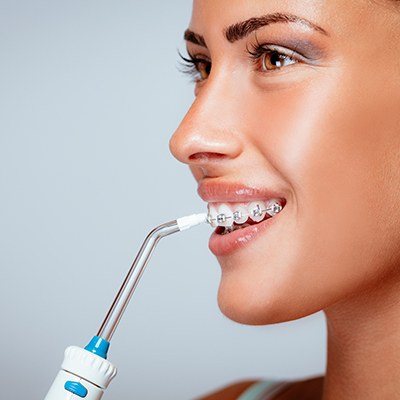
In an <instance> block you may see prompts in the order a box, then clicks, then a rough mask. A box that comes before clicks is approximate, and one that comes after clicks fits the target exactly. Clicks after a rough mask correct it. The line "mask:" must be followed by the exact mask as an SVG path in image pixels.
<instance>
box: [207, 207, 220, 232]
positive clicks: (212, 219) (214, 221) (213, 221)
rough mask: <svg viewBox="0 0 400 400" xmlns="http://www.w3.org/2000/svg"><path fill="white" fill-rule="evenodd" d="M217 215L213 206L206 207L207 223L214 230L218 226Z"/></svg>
mask: <svg viewBox="0 0 400 400" xmlns="http://www.w3.org/2000/svg"><path fill="white" fill-rule="evenodd" d="M217 215H218V211H217V209H216V208H215V207H214V206H210V205H208V216H209V222H210V225H211V226H212V227H213V228H216V227H217V226H218V222H217Z"/></svg>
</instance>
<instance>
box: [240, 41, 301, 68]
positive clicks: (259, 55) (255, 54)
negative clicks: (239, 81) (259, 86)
mask: <svg viewBox="0 0 400 400" xmlns="http://www.w3.org/2000/svg"><path fill="white" fill-rule="evenodd" d="M247 52H248V53H249V55H250V58H251V60H252V61H253V62H254V64H255V65H257V69H258V70H260V71H261V72H267V73H268V72H274V71H277V70H280V69H282V68H284V67H287V66H289V65H292V64H297V63H299V62H300V61H299V60H298V59H296V58H295V57H293V56H294V54H295V52H294V51H291V54H290V55H289V54H286V53H284V52H282V51H279V50H278V49H277V48H276V46H272V45H260V44H257V45H254V46H253V49H252V50H249V49H247ZM288 52H289V50H288Z"/></svg>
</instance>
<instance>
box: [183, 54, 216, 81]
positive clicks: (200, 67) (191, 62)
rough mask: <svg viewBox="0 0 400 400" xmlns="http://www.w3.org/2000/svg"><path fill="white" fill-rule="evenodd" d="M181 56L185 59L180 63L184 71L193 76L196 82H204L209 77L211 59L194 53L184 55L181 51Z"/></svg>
mask: <svg viewBox="0 0 400 400" xmlns="http://www.w3.org/2000/svg"><path fill="white" fill-rule="evenodd" d="M179 56H180V57H181V59H182V60H183V62H180V64H181V65H182V66H183V70H181V71H182V72H183V73H187V74H189V75H190V76H192V77H193V81H194V82H196V83H197V82H202V81H204V80H206V79H207V78H208V76H209V75H210V73H211V61H210V60H208V59H207V58H206V56H202V55H192V54H190V53H189V55H188V57H184V56H183V55H182V54H181V53H179Z"/></svg>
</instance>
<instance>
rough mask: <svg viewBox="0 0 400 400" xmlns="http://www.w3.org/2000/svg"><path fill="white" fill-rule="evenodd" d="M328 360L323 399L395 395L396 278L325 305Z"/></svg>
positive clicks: (398, 351)
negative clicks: (329, 305) (327, 306)
mask: <svg viewBox="0 0 400 400" xmlns="http://www.w3.org/2000/svg"><path fill="white" fill-rule="evenodd" d="M325 315H326V318H327V328H328V360H327V369H326V376H325V382H324V394H323V400H354V399H363V400H376V399H395V398H399V397H400V368H399V367H400V283H399V282H395V281H394V280H393V281H391V282H385V283H382V284H381V285H380V286H379V287H376V288H374V289H369V290H368V291H364V292H363V293H361V294H358V295H357V296H353V297H352V298H349V299H346V300H345V301H341V302H340V303H336V304H334V305H333V306H331V307H329V309H326V310H325Z"/></svg>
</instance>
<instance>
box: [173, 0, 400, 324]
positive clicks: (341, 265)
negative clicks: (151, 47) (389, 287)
mask: <svg viewBox="0 0 400 400" xmlns="http://www.w3.org/2000/svg"><path fill="white" fill-rule="evenodd" d="M393 7H394V6H392V5H390V4H389V2H385V1H383V0H382V1H378V0H376V1H372V0H352V1H348V0H326V1H321V0H298V1H297V0H290V1H272V0H271V1H267V0H262V1H261V0H252V1H239V0H235V1H232V0H217V1H216V0H195V1H194V4H193V14H192V18H191V21H190V24H189V30H190V31H192V32H194V33H195V34H193V33H191V32H187V34H186V35H185V36H186V44H187V50H188V52H189V54H190V55H191V56H192V57H193V58H194V59H195V65H194V67H197V68H198V70H199V71H200V73H198V74H197V76H196V79H197V83H196V84H195V100H194V102H193V104H192V106H191V107H190V109H189V111H188V113H187V114H186V116H185V118H184V119H183V121H182V123H181V124H180V126H179V127H178V129H177V130H176V132H175V133H174V135H173V137H172V139H171V150H172V153H173V154H174V155H175V157H176V158H178V159H179V160H180V161H182V162H184V163H187V164H188V165H189V166H190V168H191V170H192V172H193V175H194V177H195V179H196V180H197V182H198V184H199V194H200V196H201V197H202V198H203V199H204V200H205V201H206V202H208V203H209V205H211V206H212V208H213V209H215V210H216V211H214V214H215V213H218V212H221V213H222V212H223V211H225V213H226V214H227V215H231V214H229V213H230V212H234V211H235V210H242V211H243V210H246V209H247V210H248V209H249V206H254V205H251V204H250V203H251V202H254V201H264V202H266V203H267V204H269V202H268V200H271V199H272V198H278V199H281V204H282V205H284V207H283V209H282V211H281V212H280V213H278V214H277V215H276V216H274V217H272V218H269V219H266V220H263V221H262V222H259V223H256V224H254V223H252V225H250V226H247V227H245V228H241V229H236V230H234V231H233V232H231V233H226V234H223V235H222V234H220V233H221V231H222V230H223V229H219V230H217V232H216V233H213V235H212V237H211V239H210V248H211V250H212V251H213V252H214V253H215V255H216V256H217V258H218V261H219V263H220V265H221V269H222V276H221V284H220V288H219V293H218V301H219V306H220V308H221V310H222V312H223V313H224V314H225V315H227V316H228V317H229V318H231V319H233V320H236V321H238V322H242V323H248V324H266V323H274V322H281V321H286V320H291V319H295V318H299V317H302V316H305V315H308V314H311V313H313V312H316V311H318V310H321V309H324V308H327V307H329V306H330V305H332V304H333V303H335V302H337V301H339V300H343V299H345V298H346V297H349V296H352V295H355V294H357V293H361V291H364V290H366V289H368V288H370V287H372V286H373V285H374V284H378V282H382V281H383V280H384V279H396V276H397V274H398V271H397V267H398V264H399V262H400V206H399V201H400V11H396V10H395V9H394V8H393ZM285 15H286V16H285ZM258 18H260V19H258ZM303 20H307V21H309V22H307V21H303ZM244 21H247V22H244ZM233 24H236V25H235V26H234V27H231V29H228V30H227V27H228V26H231V25H233ZM200 36H201V37H200ZM195 42H196V43H195ZM249 52H251V53H252V54H250V53H249ZM220 207H222V208H221V210H222V211H221V210H220ZM240 207H244V208H240ZM250 209H251V207H250Z"/></svg>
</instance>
